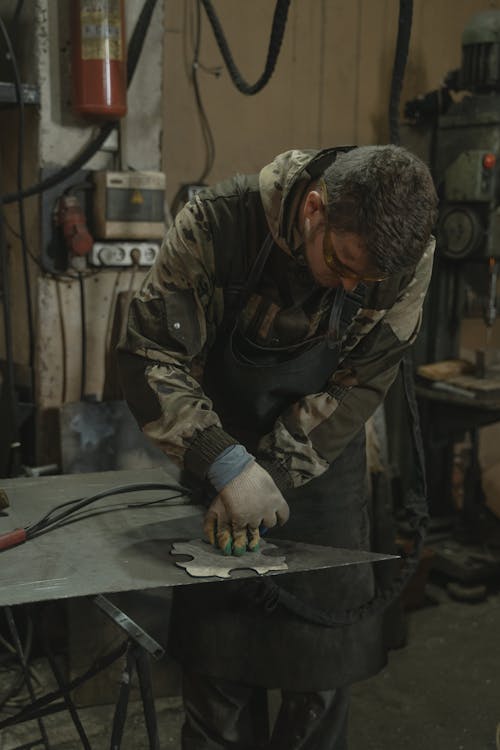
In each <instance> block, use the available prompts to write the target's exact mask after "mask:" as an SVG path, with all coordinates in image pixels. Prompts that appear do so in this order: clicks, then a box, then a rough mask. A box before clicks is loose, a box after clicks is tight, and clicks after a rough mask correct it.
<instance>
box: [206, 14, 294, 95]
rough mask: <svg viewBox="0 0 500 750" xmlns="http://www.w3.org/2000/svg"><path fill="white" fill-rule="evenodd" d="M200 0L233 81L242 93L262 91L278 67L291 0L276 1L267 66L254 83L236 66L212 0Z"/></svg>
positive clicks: (251, 93)
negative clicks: (250, 82)
mask: <svg viewBox="0 0 500 750" xmlns="http://www.w3.org/2000/svg"><path fill="white" fill-rule="evenodd" d="M200 1H201V3H202V4H203V7H204V9H205V12H206V14H207V16H208V20H209V21H210V24H211V26H212V30H213V32H214V36H215V40H216V42H217V46H218V47H219V50H220V52H221V54H222V57H223V59H224V62H225V64H226V68H227V69H228V72H229V75H230V76H231V80H232V82H233V83H234V85H235V86H236V88H237V89H238V91H240V92H241V93H242V94H246V95H247V96H252V95H253V94H257V93H258V92H259V91H261V90H262V89H263V88H264V86H265V85H266V84H267V83H268V81H269V79H270V78H271V76H272V74H273V73H274V69H275V67H276V62H277V60H278V56H279V52H280V48H281V43H282V41H283V36H284V34H285V27H286V19H287V15H288V8H289V5H290V0H277V2H276V8H275V10H274V16H273V24H272V28H271V37H270V39H269V48H268V51H267V59H266V64H265V67H264V72H263V73H262V75H261V76H260V78H259V79H258V80H257V81H256V82H255V83H254V84H249V83H247V82H246V81H245V80H244V79H243V77H242V75H241V73H240V71H239V70H238V68H237V67H236V65H235V62H234V60H233V56H232V54H231V50H230V49H229V46H228V43H227V40H226V38H225V36H224V31H223V29H222V26H221V24H220V21H219V19H218V17H217V14H216V12H215V10H214V8H213V6H212V3H211V1H210V0H200Z"/></svg>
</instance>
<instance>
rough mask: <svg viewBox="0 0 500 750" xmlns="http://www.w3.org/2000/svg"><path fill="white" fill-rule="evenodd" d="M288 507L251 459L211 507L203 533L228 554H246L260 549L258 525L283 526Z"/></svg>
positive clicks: (288, 510) (270, 481)
mask: <svg viewBox="0 0 500 750" xmlns="http://www.w3.org/2000/svg"><path fill="white" fill-rule="evenodd" d="M289 515H290V509H289V508H288V504H287V502H286V500H285V498H284V497H283V495H282V494H281V492H280V491H279V489H278V488H277V486H276V485H275V483H274V482H273V480H272V479H271V477H270V476H269V474H268V473H267V471H265V470H264V469H263V468H262V467H261V466H259V464H258V463H257V462H256V461H255V460H254V459H253V458H252V459H251V460H250V461H249V462H248V463H246V465H245V467H244V468H243V470H242V471H241V472H240V473H239V474H238V475H237V476H235V477H234V478H233V479H232V480H231V481H230V482H229V483H228V484H226V486H225V487H223V488H222V489H221V490H220V491H219V494H218V495H217V497H216V498H215V500H213V501H212V503H211V504H210V506H209V508H208V511H207V514H206V516H205V521H204V526H203V528H204V532H205V535H206V536H207V538H208V541H209V542H210V543H211V544H214V545H215V544H216V545H217V546H218V547H219V548H220V549H221V550H222V551H223V552H224V554H225V555H231V554H234V555H243V554H244V553H245V551H246V549H247V547H248V549H249V550H250V551H256V550H257V549H258V547H259V541H260V534H259V526H260V525H261V524H263V525H264V526H265V527H266V528H272V527H273V526H276V523H279V525H280V526H282V525H283V524H284V523H286V521H287V520H288V517H289Z"/></svg>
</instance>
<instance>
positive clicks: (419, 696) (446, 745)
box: [0, 584, 500, 750]
mask: <svg viewBox="0 0 500 750" xmlns="http://www.w3.org/2000/svg"><path fill="white" fill-rule="evenodd" d="M426 591H427V593H428V595H429V597H428V598H429V601H433V602H434V603H432V604H431V603H429V604H428V605H427V606H425V607H423V608H421V609H419V610H417V611H414V612H413V613H411V614H410V615H408V616H407V617H408V644H407V646H406V647H405V648H403V649H399V650H397V651H393V652H392V654H391V657H390V660H389V664H388V666H387V667H386V669H384V670H383V671H382V672H381V673H380V674H379V675H378V676H377V677H375V678H372V679H370V680H368V681H366V682H364V683H361V684H358V685H356V686H355V687H354V689H353V700H352V709H351V719H350V750H496V748H497V741H496V739H495V738H496V735H497V732H499V731H500V593H499V592H498V591H497V592H493V593H491V594H490V595H489V596H488V598H487V599H486V600H485V601H482V602H479V603H476V604H469V603H467V604H465V603H460V602H457V601H454V600H453V599H451V598H450V597H449V596H448V594H447V593H446V591H445V589H443V588H440V587H438V586H436V585H435V584H434V585H430V586H428V587H427V590H426ZM38 668H39V670H40V672H41V673H42V676H41V679H43V674H44V665H43V663H42V664H40V665H38ZM0 679H1V673H0ZM276 699H277V695H275V694H274V693H273V694H272V695H271V709H272V706H273V704H274V703H275V701H276ZM157 711H158V720H159V726H160V739H161V743H160V746H161V748H162V750H168V749H170V748H172V749H174V748H175V749H178V748H179V747H180V744H179V735H180V727H181V724H182V706H181V703H180V700H179V699H178V698H161V699H158V700H157ZM79 714H80V717H81V720H82V722H83V724H84V726H85V730H86V732H87V734H88V736H89V739H90V744H91V747H92V750H108V748H109V732H110V725H111V717H112V714H113V706H100V707H90V708H84V709H81V710H79ZM45 724H46V727H47V733H48V736H49V739H50V742H51V745H50V746H51V748H52V750H73V749H74V748H75V749H76V748H79V747H81V745H80V744H79V740H78V738H77V736H76V733H75V730H74V728H73V726H72V724H71V722H70V721H69V720H68V719H67V718H66V717H65V716H64V715H63V714H58V715H57V716H53V717H49V718H47V719H46V720H45ZM35 737H36V728H34V727H33V725H28V724H26V725H22V726H18V727H16V728H14V729H7V730H4V731H3V734H2V735H1V736H0V750H12V749H13V748H14V747H17V746H19V745H22V744H23V743H27V742H29V740H32V739H34V738H35ZM143 748H144V749H145V750H146V749H147V748H148V742H147V739H146V735H145V730H144V725H143V717H142V711H141V706H140V704H138V703H133V704H132V705H131V706H130V707H129V715H128V718H127V724H126V732H125V737H124V740H123V744H122V750H142V749H143ZM498 748H500V740H498Z"/></svg>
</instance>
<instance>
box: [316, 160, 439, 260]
mask: <svg viewBox="0 0 500 750" xmlns="http://www.w3.org/2000/svg"><path fill="white" fill-rule="evenodd" d="M323 177H324V181H325V184H326V189H327V221H328V224H329V226H330V227H331V228H332V229H333V230H335V231H337V232H354V233H355V234H358V235H359V236H360V237H361V238H362V240H363V241H364V243H365V245H366V249H367V251H368V253H369V255H370V257H371V258H372V260H373V262H374V264H375V266H376V268H377V269H379V270H380V271H382V272H384V273H391V274H392V273H397V272H399V271H403V270H405V269H411V268H414V267H415V266H416V265H417V263H418V261H419V260H420V258H421V257H422V254H423V252H424V250H425V248H426V246H427V243H428V242H429V239H430V235H431V232H432V229H433V227H434V224H435V222H436V216H437V204H438V198H437V195H436V190H435V187H434V183H433V181H432V177H431V174H430V172H429V169H428V167H427V166H426V165H425V164H424V162H423V161H422V160H421V159H419V158H418V157H417V156H415V155H414V154H412V153H411V152H410V151H408V150H407V149H405V148H402V147H401V146H393V145H387V146H359V147H358V148H355V149H352V150H351V151H348V152H346V153H341V154H339V155H338V156H337V158H336V160H335V161H334V163H333V164H331V165H330V166H329V167H328V168H327V169H326V170H325V173H324V176H323Z"/></svg>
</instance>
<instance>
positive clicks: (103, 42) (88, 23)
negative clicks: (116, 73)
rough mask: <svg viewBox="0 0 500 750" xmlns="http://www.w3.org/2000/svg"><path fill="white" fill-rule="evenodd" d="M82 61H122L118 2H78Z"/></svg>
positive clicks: (88, 0) (99, 0)
mask: <svg viewBox="0 0 500 750" xmlns="http://www.w3.org/2000/svg"><path fill="white" fill-rule="evenodd" d="M80 17H81V29H82V60H105V59H108V60H123V39H122V24H121V20H120V0H80Z"/></svg>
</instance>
